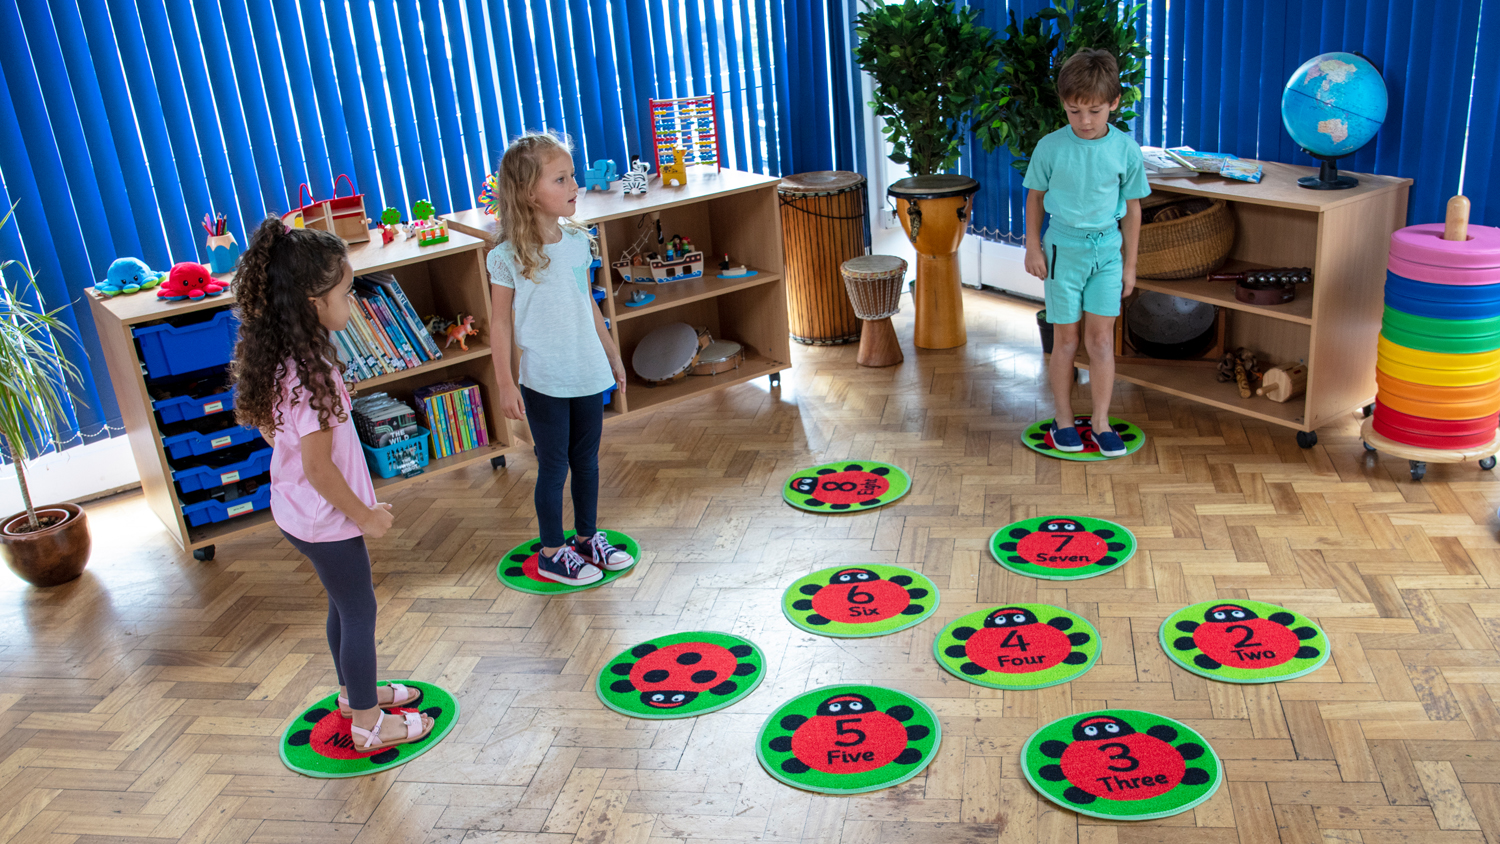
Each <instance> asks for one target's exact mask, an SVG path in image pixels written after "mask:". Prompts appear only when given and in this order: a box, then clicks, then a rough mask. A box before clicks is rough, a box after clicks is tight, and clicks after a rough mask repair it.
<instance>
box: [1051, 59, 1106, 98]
mask: <svg viewBox="0 0 1500 844" xmlns="http://www.w3.org/2000/svg"><path fill="white" fill-rule="evenodd" d="M1057 96H1058V97H1059V98H1061V99H1062V101H1063V102H1064V103H1081V104H1083V105H1093V104H1095V103H1112V102H1114V101H1115V99H1116V98H1117V97H1119V96H1120V65H1119V63H1118V62H1116V61H1115V57H1114V56H1113V55H1111V54H1110V53H1109V51H1107V50H1079V51H1078V52H1076V53H1074V54H1073V55H1072V56H1070V57H1068V60H1067V61H1066V62H1064V63H1063V66H1062V70H1060V71H1058V74H1057Z"/></svg>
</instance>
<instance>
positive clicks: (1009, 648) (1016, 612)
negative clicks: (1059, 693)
mask: <svg viewBox="0 0 1500 844" xmlns="http://www.w3.org/2000/svg"><path fill="white" fill-rule="evenodd" d="M1072 626H1073V619H1071V618H1068V617H1067V616H1058V617H1057V618H1054V619H1052V620H1050V621H1048V622H1047V623H1046V624H1042V623H1040V622H1038V621H1037V617H1036V613H1034V612H1032V611H1031V610H1029V609H1026V608H1025V607H1001V608H999V609H997V610H995V611H994V612H991V613H990V614H989V615H987V616H985V619H984V627H983V628H981V629H979V630H975V629H974V628H972V627H955V628H954V629H953V633H952V636H953V638H955V639H957V640H959V642H961V643H962V644H958V645H949V646H948V647H947V648H946V649H945V650H944V651H943V653H945V654H947V655H948V656H949V657H952V658H954V659H962V660H965V662H964V663H962V664H961V665H959V667H958V670H960V671H962V672H963V673H965V674H967V675H969V676H970V677H977V676H979V675H980V674H984V673H985V672H987V671H993V672H997V673H1001V674H1025V673H1030V672H1033V671H1045V670H1047V669H1049V668H1054V667H1056V666H1058V665H1082V664H1084V663H1086V662H1088V661H1089V657H1088V654H1086V653H1084V652H1083V651H1079V650H1075V648H1076V647H1077V646H1079V645H1084V644H1087V643H1088V641H1089V639H1090V638H1091V637H1090V636H1089V634H1087V633H1084V632H1081V631H1080V632H1077V633H1068V632H1066V631H1067V630H1069V629H1070V628H1072Z"/></svg>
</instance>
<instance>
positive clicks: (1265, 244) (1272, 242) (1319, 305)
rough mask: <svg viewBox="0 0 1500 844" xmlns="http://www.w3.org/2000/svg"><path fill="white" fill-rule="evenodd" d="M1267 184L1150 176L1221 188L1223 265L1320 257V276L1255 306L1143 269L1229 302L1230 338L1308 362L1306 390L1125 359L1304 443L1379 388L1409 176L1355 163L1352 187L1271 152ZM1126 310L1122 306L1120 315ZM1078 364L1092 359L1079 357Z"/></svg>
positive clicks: (1208, 190) (1210, 190)
mask: <svg viewBox="0 0 1500 844" xmlns="http://www.w3.org/2000/svg"><path fill="white" fill-rule="evenodd" d="M1263 166H1264V168H1265V174H1264V177H1263V178H1262V180H1261V182H1260V183H1259V184H1250V183H1247V182H1236V181H1231V180H1228V179H1222V178H1219V177H1217V176H1199V177H1197V178H1180V177H1179V178H1152V179H1151V180H1150V181H1151V188H1152V190H1153V191H1155V192H1168V193H1179V194H1191V195H1194V196H1206V197H1211V198H1215V199H1223V200H1225V201H1227V202H1229V203H1230V205H1231V206H1232V207H1233V209H1234V214H1235V217H1236V228H1237V233H1236V235H1235V242H1234V251H1233V252H1232V253H1230V260H1229V263H1228V264H1227V265H1226V266H1225V267H1224V268H1223V269H1222V270H1220V271H1221V272H1238V271H1240V270H1243V269H1248V268H1257V267H1312V270H1313V283H1312V284H1311V285H1299V287H1298V290H1297V298H1296V299H1294V300H1293V301H1291V302H1289V303H1287V304H1285V305H1250V304H1246V303H1244V302H1240V301H1238V300H1236V299H1235V298H1234V284H1233V283H1232V282H1210V281H1206V280H1201V279H1200V280H1192V279H1189V280H1185V281H1165V280H1159V279H1147V278H1142V279H1138V280H1137V282H1136V287H1137V288H1138V289H1140V290H1155V291H1159V292H1162V293H1169V294H1171V295H1173V296H1182V297H1184V298H1187V299H1195V300H1197V301H1200V302H1209V303H1211V304H1214V305H1217V306H1219V307H1220V308H1226V309H1228V311H1229V313H1228V326H1227V336H1226V339H1225V347H1226V348H1227V349H1230V350H1233V349H1235V348H1238V347H1245V348H1248V349H1252V350H1254V351H1255V352H1256V354H1257V355H1258V356H1259V357H1260V359H1261V361H1263V362H1266V363H1268V364H1270V365H1279V364H1287V363H1297V362H1299V361H1302V362H1305V363H1306V364H1307V391H1306V393H1305V394H1303V395H1302V396H1299V397H1297V398H1294V399H1292V400H1291V401H1288V402H1284V403H1278V402H1273V401H1270V400H1268V399H1265V398H1262V397H1258V396H1251V397H1250V398H1248V399H1242V398H1240V394H1239V391H1238V389H1237V388H1236V386H1235V384H1233V383H1232V382H1231V383H1228V384H1222V383H1219V381H1218V380H1217V378H1216V370H1215V369H1214V367H1212V366H1182V365H1168V364H1154V363H1150V362H1146V361H1142V360H1141V359H1138V358H1137V359H1131V360H1129V361H1125V360H1121V361H1118V362H1117V364H1116V368H1115V374H1116V377H1118V378H1120V379H1121V380H1123V381H1129V382H1131V383H1134V384H1140V385H1142V386H1146V387H1152V388H1154V389H1158V390H1161V391H1162V392H1166V393H1171V394H1172V395H1176V396H1182V397H1184V398H1189V399H1193V400H1195V401H1199V402H1202V403H1204V404H1207V405H1211V406H1213V407H1218V408H1222V409H1225V410H1232V411H1235V412H1236V413H1242V414H1244V415H1246V416H1251V417H1254V418H1256V419H1261V420H1264V421H1267V422H1271V423H1274V424H1277V425H1283V426H1286V427H1288V428H1293V429H1296V430H1297V431H1299V432H1304V433H1301V434H1299V436H1298V440H1299V442H1301V443H1303V444H1304V445H1308V446H1310V445H1312V444H1313V442H1316V436H1315V435H1313V434H1312V433H1311V432H1313V431H1316V430H1317V428H1318V427H1319V426H1321V425H1324V424H1327V423H1328V422H1329V421H1331V420H1333V419H1335V418H1337V417H1339V416H1341V415H1343V414H1347V413H1349V412H1350V411H1353V410H1355V409H1358V408H1360V407H1362V406H1364V405H1366V404H1368V403H1369V402H1371V401H1373V400H1374V397H1375V339H1376V336H1377V335H1378V334H1379V333H1380V317H1381V311H1382V308H1383V305H1384V301H1385V294H1384V285H1385V268H1386V254H1387V251H1388V250H1389V247H1390V238H1391V232H1393V231H1395V230H1396V229H1398V228H1400V227H1401V226H1404V225H1406V196H1407V191H1408V189H1409V186H1410V185H1411V180H1410V179H1400V178H1395V177H1391V176H1370V175H1365V174H1357V175H1358V176H1359V185H1358V186H1357V187H1355V188H1352V189H1349V190H1338V191H1315V190H1308V189H1306V188H1302V187H1298V186H1297V179H1298V177H1301V176H1307V175H1313V174H1315V173H1316V172H1317V170H1316V168H1311V167H1297V166H1293V165H1288V164H1276V163H1272V162H1264V163H1263ZM1122 319H1123V316H1122ZM1078 365H1079V366H1080V367H1081V368H1087V367H1088V360H1087V358H1086V357H1085V356H1080V358H1079V362H1078Z"/></svg>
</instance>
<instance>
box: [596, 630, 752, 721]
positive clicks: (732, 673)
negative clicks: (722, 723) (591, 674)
mask: <svg viewBox="0 0 1500 844" xmlns="http://www.w3.org/2000/svg"><path fill="white" fill-rule="evenodd" d="M765 664H766V658H765V654H763V653H761V651H760V649H759V648H757V647H755V645H754V644H753V643H752V642H750V640H748V639H743V638H740V637H739V636H734V635H731V634H729V633H715V632H712V631H698V632H693V633H671V634H668V635H666V636H658V637H656V638H655V639H650V640H648V641H645V642H642V643H640V644H639V645H636V646H634V647H632V648H630V649H628V650H626V651H625V652H624V653H622V654H620V655H618V656H616V657H615V658H614V659H612V660H610V661H609V662H608V663H607V664H606V665H605V666H604V668H603V669H602V670H601V671H600V672H599V679H598V682H596V683H595V684H594V691H596V692H597V693H598V694H599V699H600V700H601V701H604V705H605V706H608V707H609V708H610V709H613V710H614V711H616V712H620V713H624V714H625V715H630V716H633V717H635V718H650V719H653V720H663V719H667V718H691V717H693V716H694V715H702V714H703V713H705V712H713V711H714V710H716V709H723V708H724V707H726V706H729V705H730V704H733V703H735V702H737V701H739V700H740V699H741V698H743V697H745V696H746V695H748V694H750V693H751V692H752V691H754V690H755V687H756V686H758V685H760V681H761V680H762V679H763V678H764V677H765V675H766V671H765Z"/></svg>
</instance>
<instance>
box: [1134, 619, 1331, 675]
mask: <svg viewBox="0 0 1500 844" xmlns="http://www.w3.org/2000/svg"><path fill="white" fill-rule="evenodd" d="M1158 635H1159V638H1160V639H1161V648H1162V650H1164V651H1166V652H1167V656H1168V657H1169V658H1170V659H1171V660H1172V661H1173V662H1175V663H1177V664H1178V665H1180V666H1182V667H1183V668H1186V669H1187V670H1188V671H1191V672H1193V673H1194V674H1197V675H1199V676H1202V677H1207V678H1209V679H1210V680H1220V681H1222V682H1225V683H1274V682H1276V681H1277V680H1290V679H1292V678H1293V677H1301V676H1302V675H1304V674H1309V673H1311V672H1313V671H1317V670H1318V669H1319V668H1321V667H1322V666H1323V663H1325V662H1327V661H1328V636H1327V635H1325V634H1324V633H1323V628H1321V627H1319V626H1318V625H1317V623H1316V622H1314V621H1313V620H1312V619H1310V618H1307V617H1306V616H1304V615H1301V614H1300V613H1296V612H1293V611H1292V610H1289V609H1287V608H1286V607H1279V606H1277V605H1275V604H1267V603H1265V602H1263V601H1249V600H1239V599H1236V600H1231V601H1204V602H1202V603H1199V604H1193V605H1191V606H1186V607H1183V608H1182V609H1180V610H1178V611H1177V612H1175V613H1172V614H1171V615H1170V616H1168V617H1167V620H1166V621H1163V622H1162V624H1161V631H1160V633H1159V634H1158Z"/></svg>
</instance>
